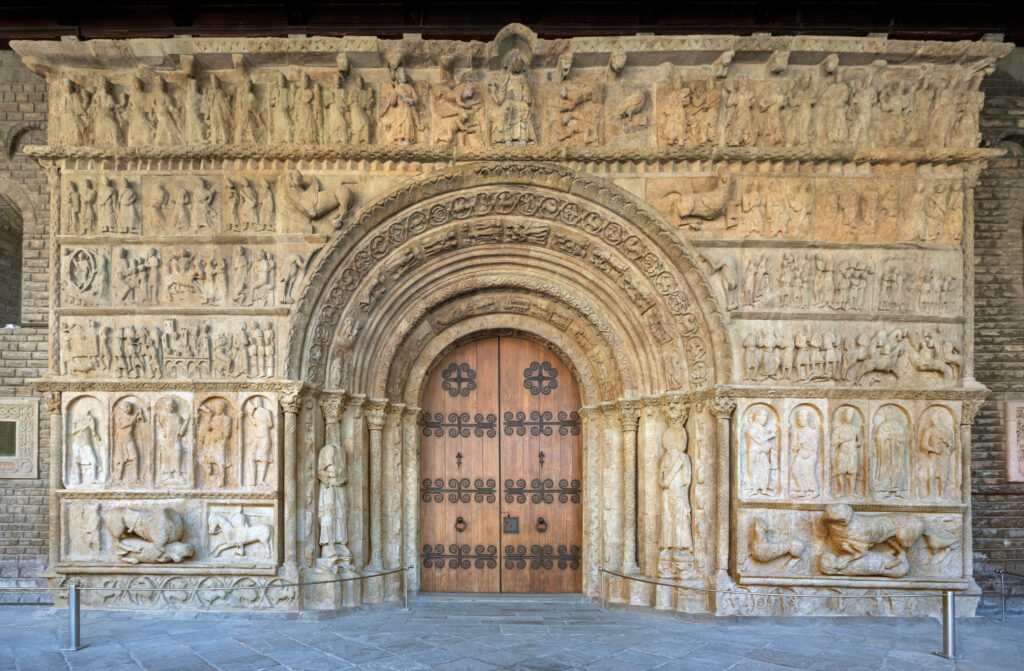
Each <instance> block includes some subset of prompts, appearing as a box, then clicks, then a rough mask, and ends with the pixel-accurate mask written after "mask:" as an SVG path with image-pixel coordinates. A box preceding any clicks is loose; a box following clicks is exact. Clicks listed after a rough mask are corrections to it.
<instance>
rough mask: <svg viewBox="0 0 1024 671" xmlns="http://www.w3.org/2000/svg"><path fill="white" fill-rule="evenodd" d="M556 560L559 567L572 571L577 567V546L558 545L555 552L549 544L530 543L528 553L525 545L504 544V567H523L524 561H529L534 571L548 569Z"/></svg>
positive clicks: (578, 553) (578, 562)
mask: <svg viewBox="0 0 1024 671" xmlns="http://www.w3.org/2000/svg"><path fill="white" fill-rule="evenodd" d="M556 560H557V563H558V568H560V569H565V568H568V569H569V570H572V571H575V570H577V569H579V567H580V548H579V546H576V545H572V546H569V547H566V546H565V545H559V546H558V553H557V554H556V553H555V550H554V548H552V546H550V545H531V546H530V552H529V554H527V552H526V546H525V545H518V546H512V545H506V546H505V568H509V569H524V568H526V562H530V568H531V569H533V570H535V571H536V570H538V569H544V570H550V569H551V568H553V566H554V565H555V562H556Z"/></svg>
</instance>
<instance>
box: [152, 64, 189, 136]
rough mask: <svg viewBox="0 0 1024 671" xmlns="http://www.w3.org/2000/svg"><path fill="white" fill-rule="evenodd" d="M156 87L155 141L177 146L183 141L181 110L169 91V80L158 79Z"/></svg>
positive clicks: (153, 113) (153, 106)
mask: <svg viewBox="0 0 1024 671" xmlns="http://www.w3.org/2000/svg"><path fill="white" fill-rule="evenodd" d="M155 86H156V91H155V92H154V95H153V98H154V100H153V105H152V108H151V109H152V112H151V113H152V115H153V122H154V126H155V132H154V139H155V140H156V143H157V144H159V145H163V146H165V147H171V146H175V145H177V144H179V143H180V142H181V140H182V134H181V124H180V123H179V122H178V119H179V118H180V117H181V110H180V109H179V108H178V103H177V101H175V99H174V96H172V95H171V93H170V91H168V90H167V80H165V79H158V80H157V83H156V85H155Z"/></svg>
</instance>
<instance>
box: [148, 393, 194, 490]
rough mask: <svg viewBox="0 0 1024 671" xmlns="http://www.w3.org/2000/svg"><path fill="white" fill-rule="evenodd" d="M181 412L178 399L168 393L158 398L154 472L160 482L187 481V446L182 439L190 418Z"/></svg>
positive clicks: (186, 434)
mask: <svg viewBox="0 0 1024 671" xmlns="http://www.w3.org/2000/svg"><path fill="white" fill-rule="evenodd" d="M185 413H186V414H185V415H184V416H183V415H182V413H181V408H180V403H179V401H178V399H176V398H174V397H172V396H169V397H166V398H162V399H160V400H159V401H158V402H157V404H156V412H155V413H154V415H155V417H156V453H157V475H156V480H157V484H159V485H186V484H188V480H189V478H188V473H187V470H186V469H188V467H189V466H190V464H189V463H188V460H187V457H188V447H187V446H186V445H185V440H186V438H187V436H188V432H189V428H190V427H191V426H192V418H191V417H189V416H188V411H187V409H186V410H185Z"/></svg>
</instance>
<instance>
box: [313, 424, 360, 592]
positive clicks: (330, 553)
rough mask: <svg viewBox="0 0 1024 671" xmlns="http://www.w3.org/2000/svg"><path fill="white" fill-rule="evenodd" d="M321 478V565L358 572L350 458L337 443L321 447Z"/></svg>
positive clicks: (319, 459) (335, 569)
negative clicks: (351, 537) (351, 529)
mask: <svg viewBox="0 0 1024 671" xmlns="http://www.w3.org/2000/svg"><path fill="white" fill-rule="evenodd" d="M316 477H317V480H319V481H320V495H319V498H318V500H317V503H318V504H319V514H320V559H319V561H318V562H317V564H318V565H319V566H320V567H321V568H323V569H325V570H329V571H331V572H341V573H344V574H354V573H355V569H354V567H353V565H352V552H351V551H350V550H349V548H348V525H347V518H348V458H347V455H346V454H345V450H344V449H342V447H341V446H340V445H338V444H337V443H329V444H327V445H324V446H323V447H322V448H320V454H319V455H318V456H317V461H316Z"/></svg>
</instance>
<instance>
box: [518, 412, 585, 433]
mask: <svg viewBox="0 0 1024 671" xmlns="http://www.w3.org/2000/svg"><path fill="white" fill-rule="evenodd" d="M553 417H554V416H553V415H552V414H551V411H550V410H545V411H543V412H540V411H539V410H531V411H530V421H527V420H526V413H524V412H522V411H519V412H516V413H512V412H506V413H505V435H506V436H511V435H512V433H513V432H514V433H515V434H516V435H519V436H525V435H526V429H527V428H529V429H530V435H531V436H550V435H551V432H552V427H556V426H557V427H558V435H560V436H568V435H573V436H578V435H579V433H580V415H579V413H578V412H566V411H564V410H559V411H558V419H557V420H556V419H554V418H553Z"/></svg>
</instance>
